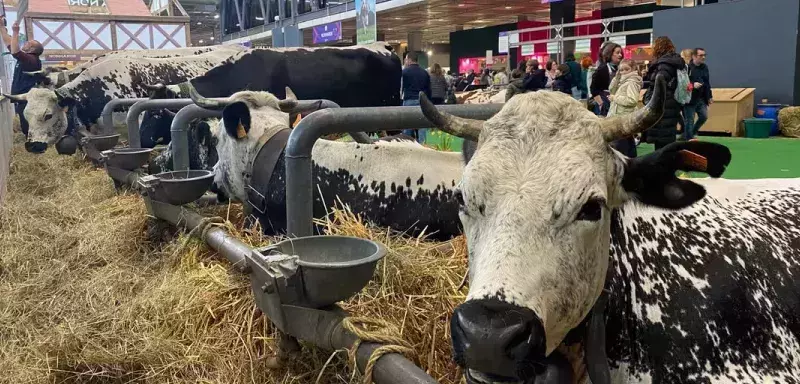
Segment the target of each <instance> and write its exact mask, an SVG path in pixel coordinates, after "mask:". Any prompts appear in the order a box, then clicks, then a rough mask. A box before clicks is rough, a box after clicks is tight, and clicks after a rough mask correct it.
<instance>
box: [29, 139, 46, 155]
mask: <svg viewBox="0 0 800 384" xmlns="http://www.w3.org/2000/svg"><path fill="white" fill-rule="evenodd" d="M25 150H26V151H28V152H31V153H44V151H46V150H47V143H43V142H41V141H26V142H25Z"/></svg>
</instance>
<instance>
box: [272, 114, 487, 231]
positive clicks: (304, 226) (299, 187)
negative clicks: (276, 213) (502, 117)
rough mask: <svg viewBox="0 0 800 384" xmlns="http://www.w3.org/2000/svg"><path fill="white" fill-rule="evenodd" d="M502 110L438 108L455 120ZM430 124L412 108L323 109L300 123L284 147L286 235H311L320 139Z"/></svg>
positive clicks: (428, 125) (424, 126) (472, 117)
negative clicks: (314, 164) (315, 155)
mask: <svg viewBox="0 0 800 384" xmlns="http://www.w3.org/2000/svg"><path fill="white" fill-rule="evenodd" d="M502 107H503V105H502V104H460V105H446V106H439V107H438V108H439V109H440V110H442V111H445V112H448V113H450V114H453V115H456V116H459V117H465V118H470V119H477V120H486V119H488V118H490V117H492V116H494V114H496V113H497V112H499V111H500V109H501V108H502ZM432 125H433V124H431V123H430V122H429V121H428V119H426V118H425V116H424V115H423V114H422V110H421V109H420V108H419V107H416V106H408V107H369V108H341V109H324V110H321V111H317V112H314V113H312V114H310V115H308V116H306V117H305V118H304V119H303V120H300V124H298V125H297V127H295V128H294V129H293V130H292V133H291V134H290V135H289V142H288V144H287V145H286V156H285V157H286V216H287V217H286V219H287V233H288V234H289V235H290V236H297V237H302V236H311V235H312V233H311V232H312V221H313V214H314V211H313V207H312V202H313V186H314V185H313V180H312V179H311V177H312V176H311V149H312V148H314V143H316V142H317V140H318V139H319V138H320V137H322V136H323V135H328V134H332V133H344V132H361V131H363V132H377V131H383V130H387V131H390V130H401V129H421V128H429V127H431V126H432Z"/></svg>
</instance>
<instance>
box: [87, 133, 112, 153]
mask: <svg viewBox="0 0 800 384" xmlns="http://www.w3.org/2000/svg"><path fill="white" fill-rule="evenodd" d="M86 141H88V142H89V144H91V145H92V146H93V147H94V149H96V150H98V151H100V152H103V151H107V150H109V149H111V148H114V146H115V145H117V143H119V133H117V134H114V135H105V136H87V137H86Z"/></svg>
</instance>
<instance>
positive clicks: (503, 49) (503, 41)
mask: <svg viewBox="0 0 800 384" xmlns="http://www.w3.org/2000/svg"><path fill="white" fill-rule="evenodd" d="M497 52H498V53H508V33H507V32H500V36H499V37H498V38H497Z"/></svg>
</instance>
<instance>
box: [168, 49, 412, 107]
mask: <svg viewBox="0 0 800 384" xmlns="http://www.w3.org/2000/svg"><path fill="white" fill-rule="evenodd" d="M401 74H402V66H401V63H400V58H398V57H397V55H395V54H394V52H393V51H392V47H391V46H390V45H386V44H384V43H380V42H378V43H374V44H369V45H356V46H349V47H319V48H306V47H297V48H270V49H266V48H253V49H248V50H246V51H243V52H240V53H238V54H236V55H234V56H233V57H232V58H231V60H229V61H227V62H225V63H221V64H220V65H219V66H217V67H216V68H213V69H211V70H209V71H208V72H207V73H205V74H203V75H201V76H197V77H194V78H192V79H191V81H190V83H191V85H192V87H193V88H194V89H196V90H197V92H198V93H199V94H201V95H203V96H205V97H228V96H230V95H232V94H234V93H236V92H239V91H265V92H269V93H271V94H273V95H275V96H276V97H278V98H280V99H283V98H286V93H285V92H286V88H287V87H289V88H291V89H292V90H293V91H294V92H295V93H296V95H297V97H298V98H299V99H300V100H317V99H328V100H331V101H333V102H335V103H337V104H339V106H341V107H342V108H346V107H383V106H399V105H401V104H402V101H401V100H400V77H401ZM164 83H165V84H169V85H168V86H167V88H168V89H169V90H170V91H171V92H172V93H173V94H178V95H181V96H182V97H188V93H187V91H186V89H187V88H186V87H185V85H186V84H185V83H184V84H178V82H175V83H169V82H166V81H165V82H164Z"/></svg>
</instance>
